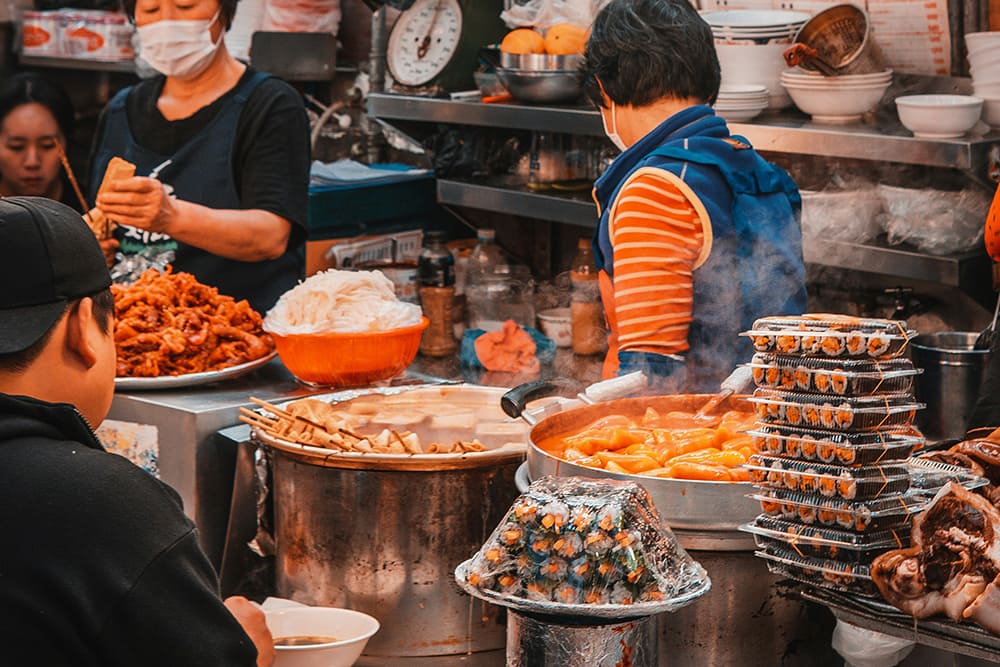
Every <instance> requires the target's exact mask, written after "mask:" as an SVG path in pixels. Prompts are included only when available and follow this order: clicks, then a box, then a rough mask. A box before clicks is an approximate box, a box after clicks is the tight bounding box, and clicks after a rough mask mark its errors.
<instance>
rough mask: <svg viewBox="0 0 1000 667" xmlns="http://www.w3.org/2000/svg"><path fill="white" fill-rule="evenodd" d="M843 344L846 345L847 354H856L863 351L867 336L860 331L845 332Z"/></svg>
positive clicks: (866, 343)
mask: <svg viewBox="0 0 1000 667" xmlns="http://www.w3.org/2000/svg"><path fill="white" fill-rule="evenodd" d="M844 344H845V345H846V346H847V353H848V354H850V355H853V356H858V355H861V354H864V353H865V348H866V346H867V345H868V337H867V336H865V335H864V334H863V333H862V332H860V331H852V332H850V333H849V334H847V337H846V339H845V341H844Z"/></svg>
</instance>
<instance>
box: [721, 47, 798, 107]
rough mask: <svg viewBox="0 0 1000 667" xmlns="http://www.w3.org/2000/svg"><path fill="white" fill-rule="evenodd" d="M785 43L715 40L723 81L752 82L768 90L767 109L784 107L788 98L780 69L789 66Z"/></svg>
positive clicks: (788, 100) (729, 82) (787, 103)
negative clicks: (717, 42)
mask: <svg viewBox="0 0 1000 667" xmlns="http://www.w3.org/2000/svg"><path fill="white" fill-rule="evenodd" d="M786 48H788V47H787V45H785V44H716V45H715V52H716V53H717V54H718V56H719V66H720V67H721V69H722V83H724V84H736V85H745V84H755V85H758V86H764V87H765V88H767V90H768V96H769V103H768V108H769V109H783V108H785V107H787V106H789V105H791V99H789V98H788V96H787V95H786V94H785V91H784V89H782V87H781V73H782V72H783V71H785V69H786V68H787V67H788V66H787V65H786V64H785V58H784V57H783V56H782V53H784V51H785V49H786Z"/></svg>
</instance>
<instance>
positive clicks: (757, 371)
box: [751, 366, 766, 387]
mask: <svg viewBox="0 0 1000 667" xmlns="http://www.w3.org/2000/svg"><path fill="white" fill-rule="evenodd" d="M765 370H766V369H765V368H762V367H761V366H754V367H753V370H752V371H751V374H752V375H753V381H754V384H756V385H757V386H758V387H761V386H763V385H764V371H765Z"/></svg>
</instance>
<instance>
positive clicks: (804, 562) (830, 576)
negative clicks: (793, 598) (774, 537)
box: [756, 549, 879, 597]
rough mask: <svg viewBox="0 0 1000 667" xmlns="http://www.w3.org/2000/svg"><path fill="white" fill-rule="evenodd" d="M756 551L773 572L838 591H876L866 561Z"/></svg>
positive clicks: (867, 593) (871, 593) (873, 594)
mask: <svg viewBox="0 0 1000 667" xmlns="http://www.w3.org/2000/svg"><path fill="white" fill-rule="evenodd" d="M756 555H757V556H760V557H761V558H764V559H766V560H767V568H768V569H769V570H770V571H771V572H772V573H773V574H778V575H781V576H785V577H791V578H792V579H795V580H797V581H802V582H805V583H807V584H811V585H813V586H819V587H820V588H828V589H832V590H835V591H840V592H842V593H851V594H853V595H861V596H864V597H878V595H879V592H878V587H876V586H875V582H873V581H872V577H871V568H870V567H869V565H867V564H863V563H845V562H843V561H836V560H829V559H827V558H806V557H803V556H799V555H798V554H797V553H795V552H794V551H791V550H784V549H781V550H779V549H775V550H773V551H772V550H769V549H768V550H761V551H757V552H756Z"/></svg>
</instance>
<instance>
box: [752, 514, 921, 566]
mask: <svg viewBox="0 0 1000 667" xmlns="http://www.w3.org/2000/svg"><path fill="white" fill-rule="evenodd" d="M740 530H743V531H746V532H748V533H752V534H753V535H754V540H755V541H756V542H757V546H758V547H759V548H761V549H764V550H765V551H768V552H771V553H774V552H776V551H779V550H782V551H785V552H787V551H788V550H792V551H794V552H795V553H796V554H798V555H799V556H801V557H803V558H826V559H829V560H836V561H843V562H847V563H870V562H871V561H872V560H873V559H874V558H875V557H876V556H878V555H879V554H881V553H885V552H886V551H889V550H891V549H902V548H904V547H906V546H908V545H909V544H910V528H909V526H906V525H904V526H901V527H900V528H898V529H894V530H882V531H873V532H870V533H852V532H849V531H845V530H837V529H835V528H822V527H817V526H805V525H802V524H800V523H796V522H794V521H786V520H784V519H775V518H773V517H768V516H764V515H761V516H759V517H757V520H756V521H754V523H748V524H745V525H743V526H740ZM780 552H781V551H779V553H780Z"/></svg>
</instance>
